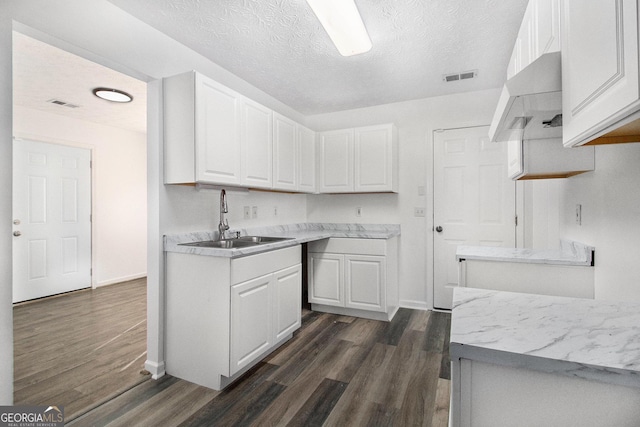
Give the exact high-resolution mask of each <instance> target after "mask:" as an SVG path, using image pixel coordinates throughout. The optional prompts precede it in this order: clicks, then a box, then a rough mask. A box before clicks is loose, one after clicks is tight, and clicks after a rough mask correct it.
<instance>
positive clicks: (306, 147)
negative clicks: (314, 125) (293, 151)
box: [298, 125, 317, 193]
mask: <svg viewBox="0 0 640 427" xmlns="http://www.w3.org/2000/svg"><path fill="white" fill-rule="evenodd" d="M298 190H299V191H303V192H305V193H315V192H316V191H317V186H316V134H315V132H314V131H312V130H310V129H307V128H305V127H303V126H300V125H298Z"/></svg>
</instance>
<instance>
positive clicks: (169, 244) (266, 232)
mask: <svg viewBox="0 0 640 427" xmlns="http://www.w3.org/2000/svg"><path fill="white" fill-rule="evenodd" d="M236 231H239V232H240V235H241V236H269V237H287V238H290V240H283V241H280V242H273V243H267V244H262V245H256V246H249V247H246V248H233V249H220V248H204V247H196V246H181V245H180V244H181V243H191V242H200V241H206V240H217V238H218V232H217V231H200V232H192V233H183V234H173V235H166V236H164V250H165V251H166V252H180V253H186V254H194V255H205V256H218V257H226V258H238V257H241V256H246V255H253V254H257V253H261V252H267V251H272V250H274V249H282V248H287V247H290V246H295V245H299V244H301V243H307V242H312V241H316V240H322V239H328V238H330V237H345V238H360V239H389V238H391V237H395V236H399V235H400V225H399V224H330V223H302V224H288V225H277V226H271V227H254V228H231V229H230V230H229V232H228V235H233V234H234V233H235V232H236Z"/></svg>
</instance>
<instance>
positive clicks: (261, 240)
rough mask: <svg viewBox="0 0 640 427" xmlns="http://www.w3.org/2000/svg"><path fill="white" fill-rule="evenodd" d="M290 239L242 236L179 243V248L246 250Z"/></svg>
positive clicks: (289, 238)
mask: <svg viewBox="0 0 640 427" xmlns="http://www.w3.org/2000/svg"><path fill="white" fill-rule="evenodd" d="M291 239H292V237H266V236H243V237H238V238H237V239H225V240H203V241H201V242H191V243H180V245H181V246H196V247H199V248H220V249H235V248H248V247H252V246H258V245H264V244H266V243H274V242H281V241H283V240H291Z"/></svg>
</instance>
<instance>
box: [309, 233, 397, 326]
mask: <svg viewBox="0 0 640 427" xmlns="http://www.w3.org/2000/svg"><path fill="white" fill-rule="evenodd" d="M397 246H398V241H397V238H396V237H394V238H390V239H386V240H384V239H346V238H331V239H328V240H323V241H318V242H313V243H310V244H309V248H308V264H307V265H308V269H309V272H308V274H309V302H310V303H312V306H311V307H312V309H313V310H317V311H325V312H329V313H336V314H345V315H351V316H358V317H366V318H370V319H376V320H391V318H392V317H393V316H394V315H395V312H396V311H397V309H398V272H397V264H398V260H397V256H398V254H397V251H398V249H397Z"/></svg>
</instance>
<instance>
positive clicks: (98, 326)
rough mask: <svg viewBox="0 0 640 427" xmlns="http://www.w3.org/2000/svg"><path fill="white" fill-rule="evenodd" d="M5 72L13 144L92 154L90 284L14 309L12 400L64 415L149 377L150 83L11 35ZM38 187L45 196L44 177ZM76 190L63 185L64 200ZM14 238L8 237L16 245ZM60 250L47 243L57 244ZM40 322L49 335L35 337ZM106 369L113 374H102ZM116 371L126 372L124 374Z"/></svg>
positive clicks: (43, 267) (46, 267)
mask: <svg viewBox="0 0 640 427" xmlns="http://www.w3.org/2000/svg"><path fill="white" fill-rule="evenodd" d="M13 71H14V72H13V79H14V80H13V92H14V93H13V99H14V106H13V129H14V137H15V138H16V140H17V141H16V143H21V141H22V142H24V141H25V140H28V141H34V142H36V143H38V144H40V143H46V144H48V145H53V146H57V147H63V149H70V150H75V149H78V148H79V149H81V150H89V152H90V153H91V158H92V159H91V162H92V168H91V172H90V177H91V179H90V182H89V184H88V185H89V187H90V211H91V217H90V218H91V219H90V221H91V222H90V248H89V249H86V248H84V249H80V247H79V246H78V249H77V252H78V254H79V255H81V256H84V257H88V258H89V259H90V262H89V268H90V272H89V275H88V283H86V286H82V287H88V290H81V291H76V292H71V293H63V294H60V293H59V292H65V290H60V289H63V288H60V289H58V288H56V289H54V291H53V292H52V293H53V294H56V295H55V296H48V297H45V298H42V299H39V300H34V301H33V302H27V303H21V304H20V305H18V306H15V307H14V337H15V338H16V341H15V344H14V366H15V370H14V396H15V404H32V405H40V404H45V405H62V406H65V407H66V408H68V409H69V410H70V411H71V412H67V413H66V414H65V415H66V419H67V420H70V419H72V418H73V417H74V413H76V414H78V415H79V414H81V413H82V412H84V411H85V410H87V409H90V408H91V407H92V405H95V404H97V403H99V402H98V401H101V400H103V399H105V398H106V397H107V396H106V395H105V393H111V394H117V393H118V392H121V390H122V388H123V387H124V388H127V387H131V386H133V385H135V384H136V383H137V382H138V381H139V378H140V377H141V376H142V377H144V378H146V376H147V375H146V374H145V373H144V372H143V373H142V374H141V373H140V372H141V371H143V369H144V368H143V364H144V362H145V359H146V357H145V355H146V274H147V271H146V269H147V259H146V257H147V206H146V203H147V164H146V152H147V146H146V143H147V142H146V140H147V138H146V114H147V113H146V91H147V89H146V83H145V82H143V81H140V80H138V79H135V78H132V77H130V76H128V75H125V74H122V73H120V72H117V71H114V70H112V69H110V68H108V67H104V66H102V65H99V64H97V63H95V62H92V61H89V60H87V59H85V58H82V57H80V56H77V55H74V54H72V53H70V52H67V51H65V50H62V49H59V48H57V47H54V46H52V45H49V44H47V43H44V42H42V41H40V40H38V39H36V38H32V37H29V36H27V35H25V34H23V33H20V32H17V31H14V32H13ZM96 87H112V88H114V89H120V90H124V91H125V92H127V93H129V94H131V95H132V96H133V101H132V102H130V103H127V104H117V103H112V102H109V101H106V100H103V99H99V98H97V97H95V96H94V95H93V93H92V91H93V89H95V88H96ZM14 172H16V171H14ZM78 184H81V182H80V181H78ZM85 184H86V183H85ZM41 188H42V189H44V190H43V191H44V192H45V193H46V194H51V193H54V191H53V190H52V189H48V188H47V186H46V185H44V184H43V185H42V186H41ZM74 189H75V187H74V186H73V185H71V184H69V187H68V188H67V189H66V190H67V191H66V193H64V194H66V196H65V197H67V199H68V197H70V195H73V194H76V193H74V191H75V190H74ZM24 191H25V192H26V193H27V194H18V196H29V194H28V193H29V191H30V190H29V189H27V190H24ZM15 193H16V192H15V191H14V208H15V199H16V194H15ZM44 200H45V201H46V199H44ZM67 201H68V200H67ZM65 203H66V202H65ZM67 205H69V204H67ZM67 205H65V206H67ZM69 206H70V205H69ZM78 212H79V211H78ZM45 222H46V221H45ZM18 225H19V224H18ZM15 231H19V230H17V229H15V228H14V232H15ZM29 234H30V233H29V232H25V231H22V233H21V235H20V236H16V237H15V238H14V239H18V237H19V238H20V239H22V241H27V242H28V241H29V239H30V235H29ZM65 237H68V236H65ZM40 240H42V239H40ZM66 241H67V243H68V247H67V248H64V247H63V249H65V250H67V252H68V253H73V250H72V249H74V246H73V244H72V243H73V239H69V238H67V240H66ZM15 245H16V241H15V240H14V252H15ZM32 246H34V245H32ZM35 246H37V245H35ZM44 246H45V244H44V243H41V247H44ZM58 246H59V245H57V244H53V245H49V248H48V249H47V251H48V252H51V251H56V250H61V249H60V248H58ZM63 252H64V250H63ZM50 264H51V263H49V264H47V263H46V262H45V263H41V264H40V270H39V271H38V273H39V274H42V275H49V274H50V270H51V265H50ZM14 269H15V263H14ZM18 276H19V275H18V274H15V272H14V278H16V277H18ZM63 276H64V275H63ZM60 280H64V277H61V278H60ZM107 285H108V286H107ZM45 295H46V294H45ZM45 295H39V296H45ZM31 298H34V296H33V295H28V296H27V297H26V298H20V299H21V300H23V299H28V300H30V299H31ZM98 307H102V308H98ZM24 313H26V314H24ZM46 313H48V314H49V316H48V317H46V316H45V318H46V320H42V319H43V318H42V315H43V314H46ZM56 313H57V314H56ZM71 313H73V314H71ZM74 316H75V317H74ZM38 319H40V320H38ZM53 319H56V320H53ZM47 328H51V331H50V332H51V333H50V334H49V335H50V336H52V337H55V339H54V342H51V341H50V340H45V339H44V338H43V336H42V335H41V334H42V331H43V330H47ZM18 329H19V330H18ZM53 329H56V331H55V332H54V331H53ZM29 334H31V335H29ZM18 337H21V338H18ZM19 339H21V340H22V341H21V343H18V340H19ZM67 351H69V352H76V353H75V354H76V356H69V355H68V354H71V353H68V354H67V353H65V352H67ZM65 354H67V355H66V356H65ZM43 357H45V359H46V360H45V359H43ZM105 368H108V369H107V370H108V371H110V372H111V373H112V374H114V375H106V374H105V375H106V376H105V375H102V374H101V372H102V371H103V370H104V369H105ZM119 372H122V373H125V374H126V373H127V372H130V373H131V375H130V376H129V379H126V378H125V376H122V375H120V374H118V373H119ZM116 374H117V375H116ZM70 378H72V379H73V381H76V380H79V381H80V382H79V383H77V382H72V381H70V380H69V379H70ZM109 378H112V380H109ZM128 381H131V384H127V382H128ZM39 382H43V383H47V382H48V383H56V384H57V385H62V387H63V389H64V390H65V392H64V393H61V392H59V391H58V392H56V393H54V394H55V395H52V394H51V393H49V392H48V391H47V390H46V389H47V387H42V390H41V391H35V390H36V388H37V386H36V384H37V383H39ZM29 387H36V388H32V389H30V388H29Z"/></svg>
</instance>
